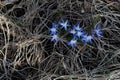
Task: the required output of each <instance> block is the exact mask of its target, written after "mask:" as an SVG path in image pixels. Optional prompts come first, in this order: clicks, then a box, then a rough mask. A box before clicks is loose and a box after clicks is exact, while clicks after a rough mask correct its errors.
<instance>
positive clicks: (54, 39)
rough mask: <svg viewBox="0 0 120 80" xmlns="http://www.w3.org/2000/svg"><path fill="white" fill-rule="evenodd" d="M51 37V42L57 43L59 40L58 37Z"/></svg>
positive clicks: (55, 35)
mask: <svg viewBox="0 0 120 80" xmlns="http://www.w3.org/2000/svg"><path fill="white" fill-rule="evenodd" d="M51 37H52V38H51V41H53V42H58V41H59V40H60V38H59V37H58V35H57V34H54V35H52V36H51Z"/></svg>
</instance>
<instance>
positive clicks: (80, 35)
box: [76, 31, 84, 38]
mask: <svg viewBox="0 0 120 80" xmlns="http://www.w3.org/2000/svg"><path fill="white" fill-rule="evenodd" d="M83 34H84V32H82V31H77V33H76V36H77V37H78V38H80V37H82V36H83Z"/></svg>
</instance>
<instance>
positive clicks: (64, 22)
mask: <svg viewBox="0 0 120 80" xmlns="http://www.w3.org/2000/svg"><path fill="white" fill-rule="evenodd" d="M59 24H60V25H61V27H62V28H64V29H65V30H67V27H68V26H70V25H69V24H68V20H66V21H64V20H62V22H60V23H59Z"/></svg>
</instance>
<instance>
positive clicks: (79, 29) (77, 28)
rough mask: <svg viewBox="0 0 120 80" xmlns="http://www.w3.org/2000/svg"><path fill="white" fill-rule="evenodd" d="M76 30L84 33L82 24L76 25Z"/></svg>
mask: <svg viewBox="0 0 120 80" xmlns="http://www.w3.org/2000/svg"><path fill="white" fill-rule="evenodd" d="M74 29H75V30H77V31H82V28H81V27H80V24H78V25H77V26H76V25H74Z"/></svg>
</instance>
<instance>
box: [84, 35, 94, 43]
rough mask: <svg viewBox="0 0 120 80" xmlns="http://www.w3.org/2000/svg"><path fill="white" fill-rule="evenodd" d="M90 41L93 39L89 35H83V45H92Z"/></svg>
mask: <svg viewBox="0 0 120 80" xmlns="http://www.w3.org/2000/svg"><path fill="white" fill-rule="evenodd" d="M92 40H93V37H92V36H91V35H88V34H86V35H84V36H83V38H82V41H83V42H84V43H90V44H92Z"/></svg>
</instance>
